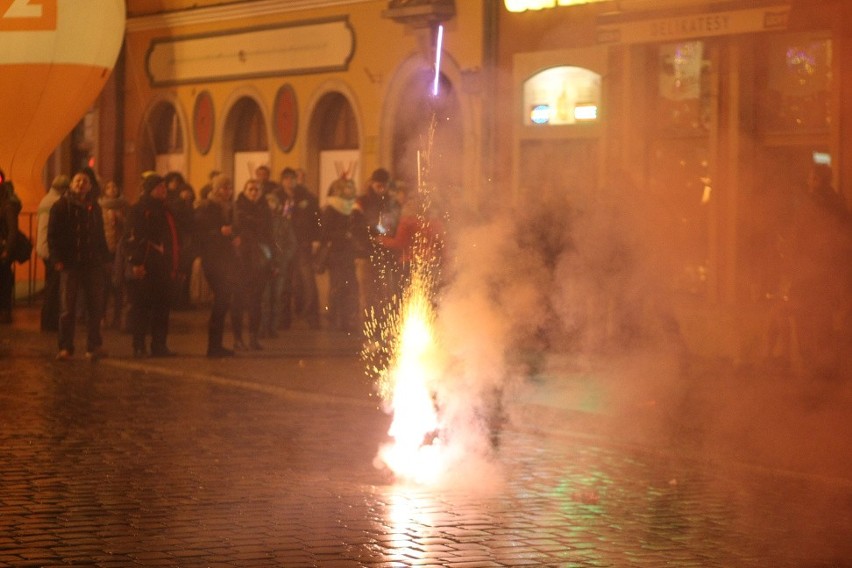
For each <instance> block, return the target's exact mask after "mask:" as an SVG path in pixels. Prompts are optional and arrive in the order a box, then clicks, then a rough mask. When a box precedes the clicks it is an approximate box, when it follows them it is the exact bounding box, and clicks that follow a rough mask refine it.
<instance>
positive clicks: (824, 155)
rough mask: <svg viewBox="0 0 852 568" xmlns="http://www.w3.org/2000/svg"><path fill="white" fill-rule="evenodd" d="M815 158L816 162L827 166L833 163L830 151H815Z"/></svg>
mask: <svg viewBox="0 0 852 568" xmlns="http://www.w3.org/2000/svg"><path fill="white" fill-rule="evenodd" d="M813 158H814V163H815V164H824V165H826V166H830V165H831V154H829V153H828V152H814V153H813Z"/></svg>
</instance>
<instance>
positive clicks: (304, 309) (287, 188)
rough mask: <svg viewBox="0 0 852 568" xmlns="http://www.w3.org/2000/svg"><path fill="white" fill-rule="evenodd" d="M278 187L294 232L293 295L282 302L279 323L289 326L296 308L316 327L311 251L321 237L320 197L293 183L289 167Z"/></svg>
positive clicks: (314, 249)
mask: <svg viewBox="0 0 852 568" xmlns="http://www.w3.org/2000/svg"><path fill="white" fill-rule="evenodd" d="M281 188H282V190H281V201H282V203H283V204H284V214H285V215H287V216H288V217H289V218H290V220H291V223H292V226H293V233H294V234H295V235H296V256H295V258H294V259H293V263H292V270H293V286H292V287H291V289H290V290H288V292H289V291H291V292H292V297H291V296H288V297H287V298H285V299H284V301H283V307H284V315H283V317H282V319H283V323H282V325H283V326H284V327H289V324H290V322H291V321H292V311H296V312H298V314H299V315H300V316H301V317H302V318H303V319H304V320H305V321H306V322H307V324H308V326H309V327H310V328H311V329H318V328H319V325H320V324H319V295H318V292H317V281H316V275H315V274H314V252H315V251H316V248H317V247H318V243H319V239H320V210H319V200H318V199H317V197H316V196H315V195H314V194H313V193H311V192H310V191H308V188H306V187H305V186H303V185H298V184H297V183H296V171H295V170H294V169H292V168H284V170H283V171H282V172H281ZM296 308H298V309H296ZM291 310H292V311H291Z"/></svg>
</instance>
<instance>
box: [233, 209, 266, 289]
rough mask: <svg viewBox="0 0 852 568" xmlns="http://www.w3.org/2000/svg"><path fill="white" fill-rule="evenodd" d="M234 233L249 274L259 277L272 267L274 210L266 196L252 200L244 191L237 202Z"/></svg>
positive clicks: (240, 257) (243, 266)
mask: <svg viewBox="0 0 852 568" xmlns="http://www.w3.org/2000/svg"><path fill="white" fill-rule="evenodd" d="M234 233H235V234H236V235H237V236H239V238H240V244H239V246H238V247H237V256H238V257H239V262H240V268H241V270H242V271H243V272H244V273H245V274H246V275H247V276H258V275H262V274H263V273H266V272H268V271H270V270H271V269H272V246H273V244H272V211H270V209H269V206H267V204H266V200H265V199H259V200H258V201H252V200H251V199H249V198H248V197H246V196H245V194H240V196H239V197H237V202H236V203H235V204H234Z"/></svg>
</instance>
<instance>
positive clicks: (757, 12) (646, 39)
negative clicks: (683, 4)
mask: <svg viewBox="0 0 852 568" xmlns="http://www.w3.org/2000/svg"><path fill="white" fill-rule="evenodd" d="M789 18H790V6H789V5H787V4H777V5H776V4H772V5H768V6H759V7H757V8H743V9H739V10H720V11H713V12H703V13H698V14H694V13H685V14H679V15H672V16H666V17H659V18H644V19H636V18H624V17H623V16H621V15H618V14H615V15H613V16H609V15H604V16H601V17H599V18H598V26H597V39H598V43H650V42H660V41H677V40H688V39H699V38H705V37H714V36H724V35H734V34H746V33H755V32H768V31H777V30H783V29H786V28H787V24H788V21H789Z"/></svg>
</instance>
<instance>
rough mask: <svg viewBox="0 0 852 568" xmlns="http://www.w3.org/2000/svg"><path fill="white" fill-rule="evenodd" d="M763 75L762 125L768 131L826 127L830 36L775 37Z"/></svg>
mask: <svg viewBox="0 0 852 568" xmlns="http://www.w3.org/2000/svg"><path fill="white" fill-rule="evenodd" d="M765 53H766V58H767V59H766V65H765V67H764V69H765V74H766V75H765V77H760V78H759V81H758V88H760V89H761V90H762V93H761V98H762V103H763V104H761V105H760V120H761V126H762V128H763V129H764V130H766V131H776V132H797V131H814V130H825V129H827V128H828V126H829V125H830V123H831V112H830V105H829V93H830V91H831V82H832V43H831V39H827V38H821V37H818V36H814V35H813V34H788V35H783V36H778V37H773V38H770V39H769V40H767V44H766V50H765Z"/></svg>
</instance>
